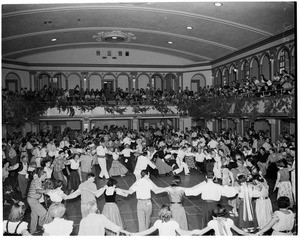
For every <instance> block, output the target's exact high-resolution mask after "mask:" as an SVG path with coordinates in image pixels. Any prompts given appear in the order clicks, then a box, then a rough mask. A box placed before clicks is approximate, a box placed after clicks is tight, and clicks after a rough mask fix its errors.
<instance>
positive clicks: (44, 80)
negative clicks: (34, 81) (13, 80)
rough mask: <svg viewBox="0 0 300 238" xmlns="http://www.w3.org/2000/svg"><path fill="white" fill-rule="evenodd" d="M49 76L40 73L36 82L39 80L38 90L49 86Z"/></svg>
mask: <svg viewBox="0 0 300 238" xmlns="http://www.w3.org/2000/svg"><path fill="white" fill-rule="evenodd" d="M50 79H51V76H50V74H48V73H40V75H39V77H38V80H39V83H38V85H39V89H43V88H48V87H49V86H51V83H50Z"/></svg>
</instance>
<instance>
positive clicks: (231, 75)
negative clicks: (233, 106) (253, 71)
mask: <svg viewBox="0 0 300 238" xmlns="http://www.w3.org/2000/svg"><path fill="white" fill-rule="evenodd" d="M236 72H237V71H236V67H235V65H231V67H230V70H229V85H230V84H231V83H232V82H234V81H236V78H237V77H236Z"/></svg>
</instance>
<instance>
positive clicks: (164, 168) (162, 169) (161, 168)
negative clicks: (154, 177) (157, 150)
mask: <svg viewBox="0 0 300 238" xmlns="http://www.w3.org/2000/svg"><path fill="white" fill-rule="evenodd" d="M156 167H157V169H158V173H159V174H167V173H170V172H171V171H172V170H173V169H172V167H171V166H170V165H168V164H166V163H165V162H164V161H163V160H162V159H161V158H159V157H158V158H157V159H156Z"/></svg>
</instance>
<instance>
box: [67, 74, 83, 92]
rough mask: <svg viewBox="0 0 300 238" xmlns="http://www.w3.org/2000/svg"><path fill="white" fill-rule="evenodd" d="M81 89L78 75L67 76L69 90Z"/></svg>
mask: <svg viewBox="0 0 300 238" xmlns="http://www.w3.org/2000/svg"><path fill="white" fill-rule="evenodd" d="M77 85H78V86H79V88H81V79H80V76H79V75H78V74H71V75H69V76H68V87H69V89H74V88H75V87H76V86H77Z"/></svg>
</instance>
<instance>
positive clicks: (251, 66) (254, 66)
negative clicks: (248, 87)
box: [250, 57, 260, 79]
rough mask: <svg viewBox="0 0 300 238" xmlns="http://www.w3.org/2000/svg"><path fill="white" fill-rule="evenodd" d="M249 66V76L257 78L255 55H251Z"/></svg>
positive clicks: (257, 70) (257, 68) (257, 66)
mask: <svg viewBox="0 0 300 238" xmlns="http://www.w3.org/2000/svg"><path fill="white" fill-rule="evenodd" d="M250 68H251V73H250V74H251V78H253V77H256V78H257V79H259V78H260V77H259V63H258V59H257V57H253V58H252V60H251V63H250Z"/></svg>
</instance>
